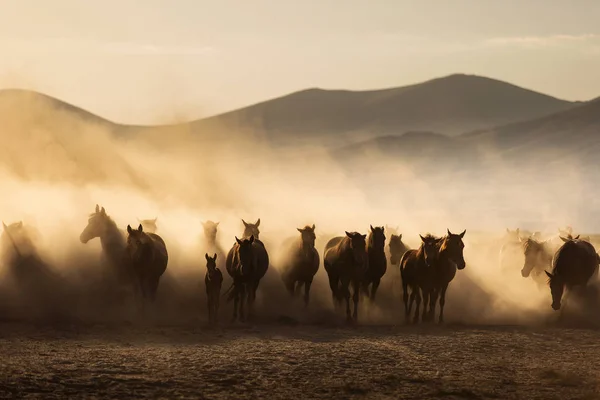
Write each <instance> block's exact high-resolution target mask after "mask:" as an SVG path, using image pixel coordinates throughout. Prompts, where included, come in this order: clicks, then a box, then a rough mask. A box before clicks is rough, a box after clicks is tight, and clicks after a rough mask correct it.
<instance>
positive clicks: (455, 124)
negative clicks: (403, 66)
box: [193, 74, 580, 140]
mask: <svg viewBox="0 0 600 400" xmlns="http://www.w3.org/2000/svg"><path fill="white" fill-rule="evenodd" d="M579 104H580V102H570V101H566V100H560V99H557V98H555V97H552V96H548V95H545V94H541V93H538V92H534V91H532V90H528V89H524V88H521V87H518V86H515V85H512V84H509V83H506V82H502V81H498V80H495V79H490V78H484V77H480V76H475V75H464V74H454V75H450V76H446V77H443V78H437V79H432V80H429V81H426V82H423V83H419V84H414V85H409V86H403V87H398V88H391V89H381V90H369V91H348V90H323V89H307V90H303V91H299V92H295V93H291V94H289V95H286V96H282V97H279V98H275V99H271V100H267V101H264V102H261V103H258V104H255V105H251V106H248V107H245V108H242V109H238V110H234V111H230V112H227V113H224V114H220V115H217V116H213V117H209V118H205V119H202V120H199V121H194V122H193V125H194V126H195V129H196V130H198V131H210V130H214V129H220V128H224V129H227V130H230V129H233V130H242V131H254V132H258V131H260V132H264V134H265V135H266V136H267V137H268V138H270V139H272V140H276V139H280V138H281V137H283V138H285V137H288V138H293V137H297V138H300V139H302V138H307V139H309V140H310V139H311V138H314V137H317V136H323V135H331V136H333V137H339V136H342V135H351V134H358V133H365V132H368V134H367V133H365V134H364V135H362V137H363V138H366V137H369V136H370V137H373V136H381V135H390V134H400V133H403V132H406V131H435V132H440V133H443V134H447V135H450V136H455V135H458V134H461V133H464V132H468V131H473V130H477V129H485V128H489V127H493V126H500V125H505V124H509V123H513V122H518V121H523V120H529V119H534V118H538V117H541V116H544V115H548V114H552V113H556V112H560V111H564V110H567V109H570V108H572V107H575V106H577V105H579Z"/></svg>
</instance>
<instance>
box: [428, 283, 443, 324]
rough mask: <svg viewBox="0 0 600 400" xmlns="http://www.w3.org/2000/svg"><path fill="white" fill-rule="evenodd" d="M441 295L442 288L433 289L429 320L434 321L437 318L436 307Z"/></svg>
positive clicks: (430, 298)
mask: <svg viewBox="0 0 600 400" xmlns="http://www.w3.org/2000/svg"><path fill="white" fill-rule="evenodd" d="M439 297H440V290H439V289H438V288H435V289H433V290H432V291H431V294H430V297H429V315H428V316H427V319H428V320H429V321H433V320H434V318H435V307H436V305H437V301H438V298H439Z"/></svg>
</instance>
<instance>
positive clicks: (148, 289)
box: [125, 224, 169, 302]
mask: <svg viewBox="0 0 600 400" xmlns="http://www.w3.org/2000/svg"><path fill="white" fill-rule="evenodd" d="M127 233H128V236H127V247H126V249H125V257H126V262H127V264H128V265H129V268H130V269H131V272H132V273H133V277H134V279H135V280H136V282H137V289H138V290H139V292H140V294H141V295H142V301H143V302H145V300H148V299H149V300H150V301H152V302H153V301H154V300H155V299H156V292H157V290H158V282H159V280H160V277H161V276H162V275H163V274H164V273H165V271H166V270H167V264H168V262H169V254H168V253H167V246H166V245H165V242H164V240H162V238H161V237H160V236H158V235H157V234H155V233H146V232H144V228H143V227H142V224H140V225H139V226H138V228H137V229H133V228H131V226H129V225H127Z"/></svg>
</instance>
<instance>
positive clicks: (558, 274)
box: [545, 238, 599, 310]
mask: <svg viewBox="0 0 600 400" xmlns="http://www.w3.org/2000/svg"><path fill="white" fill-rule="evenodd" d="M562 239H563V240H564V241H565V243H564V244H563V245H562V246H561V247H560V248H559V249H558V251H557V252H556V255H555V256H554V260H553V262H552V273H550V272H548V271H545V272H546V275H547V276H548V284H549V286H550V293H551V294H552V309H554V310H560V308H561V300H562V297H563V293H564V291H565V289H566V290H567V294H568V293H569V292H572V291H575V290H577V289H580V288H584V287H585V286H586V285H587V284H588V282H589V281H590V278H592V277H593V276H597V274H598V263H599V257H598V254H597V253H596V249H595V248H594V246H593V245H592V244H591V243H589V242H587V241H584V240H579V239H574V240H569V239H567V238H562Z"/></svg>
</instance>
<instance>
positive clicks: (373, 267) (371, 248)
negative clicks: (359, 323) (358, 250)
mask: <svg viewBox="0 0 600 400" xmlns="http://www.w3.org/2000/svg"><path fill="white" fill-rule="evenodd" d="M369 228H370V229H371V230H370V232H369V236H368V237H367V257H368V260H369V263H368V265H369V267H368V268H367V271H366V273H365V277H364V279H363V282H362V283H363V290H364V292H365V294H368V295H369V299H370V300H371V301H375V295H376V294H377V288H379V284H380V283H381V278H382V277H383V275H385V272H386V271H387V258H386V256H385V233H384V228H383V226H382V227H375V228H373V225H370V226H369ZM369 286H371V292H370V293H369Z"/></svg>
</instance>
